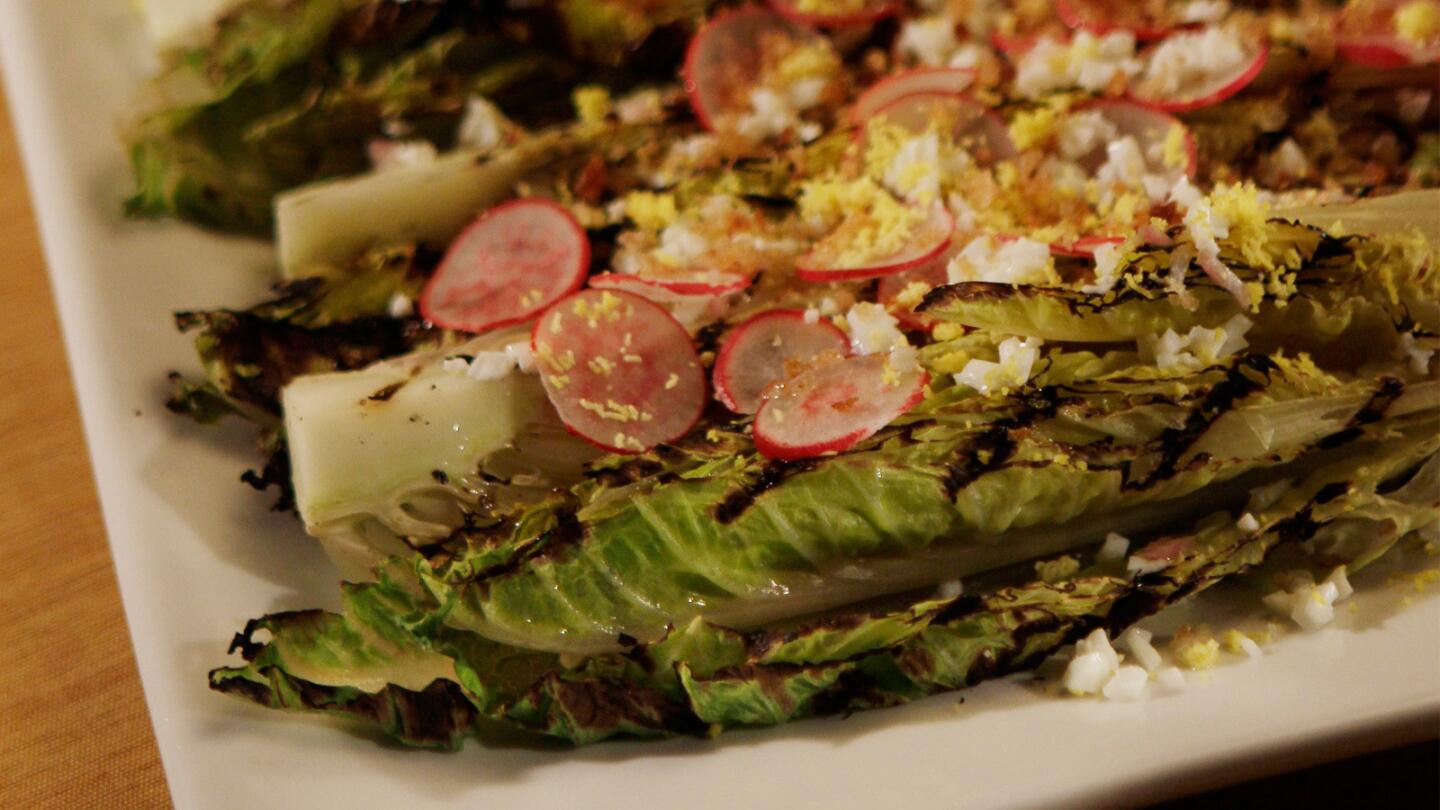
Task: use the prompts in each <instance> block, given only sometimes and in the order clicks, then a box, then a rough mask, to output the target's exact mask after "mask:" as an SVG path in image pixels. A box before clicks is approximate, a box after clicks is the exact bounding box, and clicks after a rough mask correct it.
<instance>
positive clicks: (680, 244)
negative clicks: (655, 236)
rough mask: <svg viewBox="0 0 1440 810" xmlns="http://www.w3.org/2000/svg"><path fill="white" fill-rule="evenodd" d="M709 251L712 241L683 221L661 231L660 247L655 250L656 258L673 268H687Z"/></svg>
mask: <svg viewBox="0 0 1440 810" xmlns="http://www.w3.org/2000/svg"><path fill="white" fill-rule="evenodd" d="M709 250H710V240H709V239H706V238H705V237H704V236H703V235H701V234H700V233H699V232H697V231H696V230H695V229H694V227H692V226H691V225H690V224H689V223H687V222H685V221H683V220H681V221H677V222H672V223H671V224H669V225H667V226H665V228H664V230H662V231H660V247H659V248H657V249H656V250H655V258H657V259H659V260H660V261H662V262H664V263H666V264H669V265H671V266H673V267H685V266H688V265H690V264H691V263H693V262H694V261H696V260H697V259H699V258H700V257H701V256H704V255H705V253H706V252H707V251H709Z"/></svg>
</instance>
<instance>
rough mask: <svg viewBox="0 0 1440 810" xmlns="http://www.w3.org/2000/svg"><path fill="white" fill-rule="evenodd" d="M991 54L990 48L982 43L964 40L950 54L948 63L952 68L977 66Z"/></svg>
mask: <svg viewBox="0 0 1440 810" xmlns="http://www.w3.org/2000/svg"><path fill="white" fill-rule="evenodd" d="M989 55H990V50H989V49H988V48H986V47H985V46H983V45H981V44H980V43H978V42H964V43H961V45H960V47H959V48H956V49H955V52H954V53H952V54H950V59H949V60H948V61H947V62H946V65H947V66H949V67H952V68H976V67H979V66H980V64H981V62H983V61H984V60H985V58H986V57H987V56H989Z"/></svg>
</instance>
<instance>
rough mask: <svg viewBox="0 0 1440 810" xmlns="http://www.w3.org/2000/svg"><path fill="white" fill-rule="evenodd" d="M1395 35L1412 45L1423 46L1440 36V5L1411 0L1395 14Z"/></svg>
mask: <svg viewBox="0 0 1440 810" xmlns="http://www.w3.org/2000/svg"><path fill="white" fill-rule="evenodd" d="M1395 33H1396V34H1397V35H1398V36H1399V37H1400V38H1401V39H1403V40H1405V41H1406V42H1409V43H1410V44H1412V45H1420V46H1424V45H1426V44H1428V43H1429V42H1430V41H1431V40H1432V39H1434V38H1435V37H1436V36H1437V35H1440V4H1436V3H1435V2H1434V0H1413V2H1410V3H1406V4H1405V5H1403V6H1401V7H1400V10H1399V11H1397V12H1395Z"/></svg>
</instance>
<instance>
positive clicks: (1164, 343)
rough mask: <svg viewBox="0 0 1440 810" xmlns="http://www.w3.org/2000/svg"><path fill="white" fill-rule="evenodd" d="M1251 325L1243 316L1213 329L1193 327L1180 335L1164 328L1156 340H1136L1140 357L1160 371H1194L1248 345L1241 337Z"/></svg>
mask: <svg viewBox="0 0 1440 810" xmlns="http://www.w3.org/2000/svg"><path fill="white" fill-rule="evenodd" d="M1253 325H1254V324H1253V323H1252V322H1251V321H1250V319H1249V318H1246V317H1245V316H1244V315H1236V316H1234V317H1233V318H1231V319H1230V320H1229V321H1226V322H1225V323H1224V324H1223V325H1221V326H1217V327H1215V328H1214V329H1207V328H1205V327H1203V326H1195V327H1191V329H1190V331H1189V332H1186V333H1185V334H1183V335H1181V334H1177V333H1176V332H1175V330H1174V329H1166V330H1165V333H1164V334H1163V335H1160V336H1159V337H1156V336H1154V335H1147V336H1145V337H1142V338H1141V339H1140V340H1139V341H1138V344H1139V348H1140V356H1141V357H1142V358H1143V359H1145V360H1146V361H1148V362H1153V363H1154V364H1155V366H1156V367H1157V368H1159V369H1160V370H1161V371H1181V372H1183V371H1195V370H1197V369H1201V368H1205V367H1207V366H1210V365H1214V364H1215V363H1217V362H1219V361H1221V360H1223V359H1224V358H1227V357H1229V356H1231V355H1233V354H1235V353H1236V352H1238V351H1240V350H1241V349H1244V348H1245V347H1246V346H1249V345H1250V344H1249V342H1248V341H1246V340H1245V335H1246V333H1247V332H1249V331H1250V327H1251V326H1253Z"/></svg>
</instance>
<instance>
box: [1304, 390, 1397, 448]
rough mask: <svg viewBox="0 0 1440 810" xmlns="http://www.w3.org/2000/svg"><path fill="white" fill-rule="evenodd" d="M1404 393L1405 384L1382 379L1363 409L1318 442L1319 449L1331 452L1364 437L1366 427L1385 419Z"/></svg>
mask: <svg viewBox="0 0 1440 810" xmlns="http://www.w3.org/2000/svg"><path fill="white" fill-rule="evenodd" d="M1404 391H1405V383H1403V382H1401V381H1400V380H1398V379H1396V378H1394V377H1382V378H1381V379H1380V385H1379V387H1377V388H1376V390H1375V393H1373V394H1371V395H1370V400H1369V401H1368V402H1366V403H1365V405H1364V407H1362V408H1361V409H1360V410H1358V411H1356V412H1355V415H1354V416H1352V417H1350V421H1349V422H1347V423H1346V424H1345V427H1344V428H1343V429H1341V430H1340V431H1339V432H1337V433H1333V434H1331V435H1329V436H1326V437H1325V438H1323V439H1321V440H1320V449H1322V450H1333V449H1335V448H1337V447H1341V446H1343V445H1346V444H1349V443H1350V442H1353V441H1355V440H1356V439H1358V438H1360V437H1361V436H1362V435H1364V432H1365V431H1364V428H1365V426H1366V425H1371V424H1374V423H1376V422H1378V421H1380V420H1381V419H1383V418H1384V417H1385V413H1386V412H1387V411H1388V410H1390V406H1391V405H1392V404H1394V402H1395V400H1397V399H1399V398H1400V395H1401V394H1402V393H1404Z"/></svg>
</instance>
